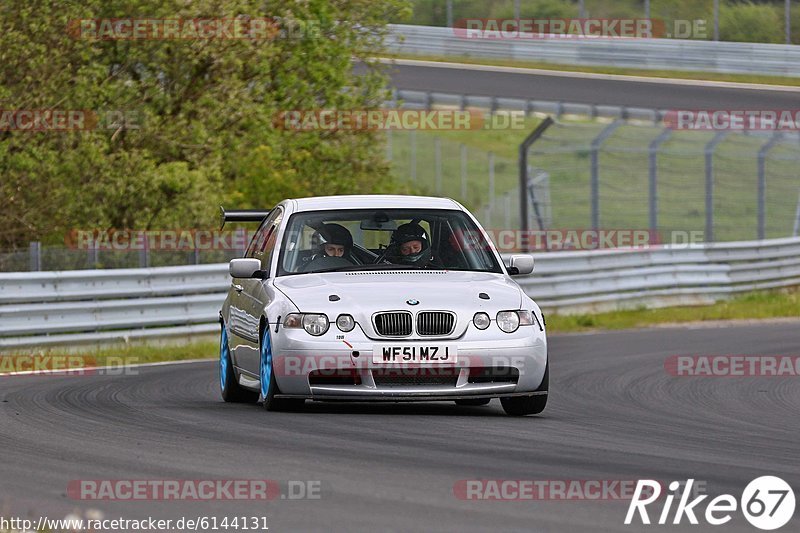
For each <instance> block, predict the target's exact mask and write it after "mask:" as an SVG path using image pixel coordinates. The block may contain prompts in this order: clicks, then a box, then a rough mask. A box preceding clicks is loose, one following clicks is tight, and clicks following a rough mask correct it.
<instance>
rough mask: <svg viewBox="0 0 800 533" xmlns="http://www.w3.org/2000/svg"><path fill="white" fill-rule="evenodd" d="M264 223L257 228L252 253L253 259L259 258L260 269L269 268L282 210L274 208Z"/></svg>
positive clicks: (281, 218)
mask: <svg viewBox="0 0 800 533" xmlns="http://www.w3.org/2000/svg"><path fill="white" fill-rule="evenodd" d="M273 215H274V216H272V215H270V217H269V218H267V220H265V221H264V225H263V226H262V227H261V229H259V231H258V234H257V235H256V238H255V239H254V243H253V245H254V246H253V255H252V256H251V257H254V258H255V259H259V260H261V270H267V271H268V270H269V265H270V262H271V260H272V253H273V252H274V251H275V243H276V241H277V239H278V228H280V225H281V221H282V220H283V210H281V209H276V210H275V212H274V213H273Z"/></svg>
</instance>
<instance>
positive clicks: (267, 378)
mask: <svg viewBox="0 0 800 533" xmlns="http://www.w3.org/2000/svg"><path fill="white" fill-rule="evenodd" d="M260 367H261V396H262V397H263V398H266V397H267V396H268V395H269V387H270V382H271V380H272V342H271V341H270V338H269V331H268V330H266V329H265V330H264V336H263V338H262V339H261V365H260Z"/></svg>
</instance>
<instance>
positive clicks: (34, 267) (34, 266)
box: [28, 241, 42, 272]
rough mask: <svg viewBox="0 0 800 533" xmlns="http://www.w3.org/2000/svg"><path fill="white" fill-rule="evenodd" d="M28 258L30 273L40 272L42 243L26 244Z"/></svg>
mask: <svg viewBox="0 0 800 533" xmlns="http://www.w3.org/2000/svg"><path fill="white" fill-rule="evenodd" d="M28 251H29V253H28V256H29V259H30V271H31V272H40V271H41V270H42V243H41V242H39V241H33V242H31V243H30V244H28Z"/></svg>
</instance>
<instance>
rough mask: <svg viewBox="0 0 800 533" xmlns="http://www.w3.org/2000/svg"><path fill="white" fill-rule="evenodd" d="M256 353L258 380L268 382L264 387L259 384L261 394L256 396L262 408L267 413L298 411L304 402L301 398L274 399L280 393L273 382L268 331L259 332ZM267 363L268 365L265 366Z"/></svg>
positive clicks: (270, 343)
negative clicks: (261, 401)
mask: <svg viewBox="0 0 800 533" xmlns="http://www.w3.org/2000/svg"><path fill="white" fill-rule="evenodd" d="M258 351H259V353H260V354H261V357H260V363H259V378H260V379H261V380H262V381H268V385H267V386H266V387H265V386H264V383H262V384H261V393H260V394H259V395H258V396H259V397H260V398H261V399H262V400H263V403H262V407H263V408H264V409H266V410H267V411H294V410H297V409H300V408H301V407H302V406H303V404H304V403H305V400H304V399H302V398H276V397H275V396H276V395H277V394H280V393H281V391H280V389H278V383H277V382H276V381H275V372H273V366H272V342H271V341H270V337H269V329H267V328H264V329H263V330H262V332H261V342H260V343H259V347H258ZM267 362H268V363H269V364H268V365H267Z"/></svg>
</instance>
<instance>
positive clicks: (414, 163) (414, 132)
mask: <svg viewBox="0 0 800 533" xmlns="http://www.w3.org/2000/svg"><path fill="white" fill-rule="evenodd" d="M409 136H410V137H411V150H410V152H411V162H410V164H409V167H410V169H409V170H410V173H411V181H417V130H411V133H410V134H409Z"/></svg>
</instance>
